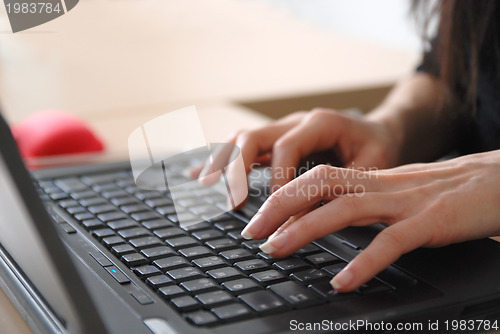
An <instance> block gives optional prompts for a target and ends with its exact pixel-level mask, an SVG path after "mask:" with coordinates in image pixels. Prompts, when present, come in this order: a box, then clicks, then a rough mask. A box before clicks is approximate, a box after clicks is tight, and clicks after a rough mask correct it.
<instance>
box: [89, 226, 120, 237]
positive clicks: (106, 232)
mask: <svg viewBox="0 0 500 334" xmlns="http://www.w3.org/2000/svg"><path fill="white" fill-rule="evenodd" d="M92 235H93V236H94V237H96V238H99V239H102V238H105V237H110V236H112V235H115V231H113V230H112V229H110V228H101V229H98V230H94V231H92Z"/></svg>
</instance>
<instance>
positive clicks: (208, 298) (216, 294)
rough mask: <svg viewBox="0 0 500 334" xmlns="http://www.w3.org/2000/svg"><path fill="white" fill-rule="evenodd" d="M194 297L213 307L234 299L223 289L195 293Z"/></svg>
mask: <svg viewBox="0 0 500 334" xmlns="http://www.w3.org/2000/svg"><path fill="white" fill-rule="evenodd" d="M196 299H198V301H199V302H200V303H202V304H203V305H204V306H207V307H214V306H217V305H221V304H225V303H229V302H231V301H234V298H233V296H232V295H231V294H230V293H228V292H227V291H224V290H218V291H212V292H206V293H202V294H199V295H197V296H196Z"/></svg>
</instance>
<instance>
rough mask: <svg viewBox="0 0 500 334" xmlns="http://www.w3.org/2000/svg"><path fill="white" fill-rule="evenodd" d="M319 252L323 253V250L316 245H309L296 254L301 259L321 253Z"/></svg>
mask: <svg viewBox="0 0 500 334" xmlns="http://www.w3.org/2000/svg"><path fill="white" fill-rule="evenodd" d="M319 252H321V248H319V247H318V246H316V245H313V244H309V245H306V246H304V247H302V248H301V249H299V250H298V251H296V252H295V253H294V254H296V255H298V256H300V257H304V256H308V255H312V254H315V253H319Z"/></svg>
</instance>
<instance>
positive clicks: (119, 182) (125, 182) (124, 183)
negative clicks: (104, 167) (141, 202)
mask: <svg viewBox="0 0 500 334" xmlns="http://www.w3.org/2000/svg"><path fill="white" fill-rule="evenodd" d="M115 183H116V185H117V186H118V187H121V188H126V187H130V186H133V185H135V181H134V179H121V180H116V181H115Z"/></svg>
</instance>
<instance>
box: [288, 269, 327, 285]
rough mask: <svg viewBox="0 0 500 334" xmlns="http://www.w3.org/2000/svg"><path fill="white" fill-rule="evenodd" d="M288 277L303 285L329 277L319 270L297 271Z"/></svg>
mask: <svg viewBox="0 0 500 334" xmlns="http://www.w3.org/2000/svg"><path fill="white" fill-rule="evenodd" d="M290 277H292V278H294V279H296V280H297V281H298V282H300V283H303V284H310V283H312V282H315V281H318V280H321V279H327V278H328V279H329V278H330V276H328V275H327V274H326V273H325V272H324V271H321V270H319V269H314V268H313V269H307V270H303V271H299V272H296V273H293V274H291V275H290Z"/></svg>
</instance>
